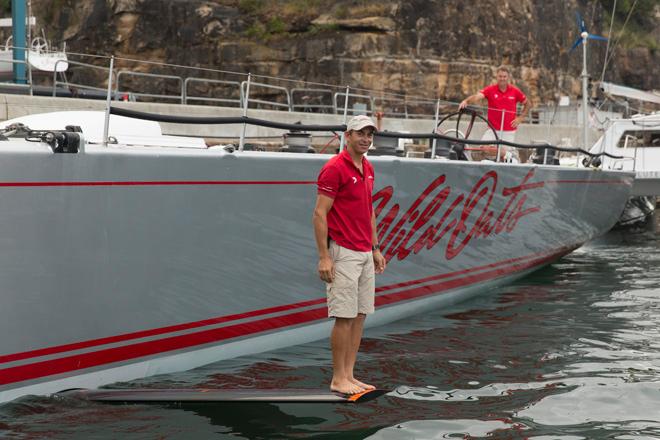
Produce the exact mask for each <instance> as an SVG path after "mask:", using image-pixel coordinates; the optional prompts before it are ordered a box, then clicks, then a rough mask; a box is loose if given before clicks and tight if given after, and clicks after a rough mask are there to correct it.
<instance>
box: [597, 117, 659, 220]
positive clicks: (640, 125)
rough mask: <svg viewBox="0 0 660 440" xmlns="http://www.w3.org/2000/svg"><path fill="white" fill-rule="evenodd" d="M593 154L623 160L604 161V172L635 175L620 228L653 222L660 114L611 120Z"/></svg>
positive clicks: (609, 159)
mask: <svg viewBox="0 0 660 440" xmlns="http://www.w3.org/2000/svg"><path fill="white" fill-rule="evenodd" d="M591 152H592V153H599V152H607V153H610V154H612V155H617V156H623V157H624V158H623V159H612V158H608V157H604V158H603V160H602V167H603V168H604V169H609V170H624V171H633V172H634V173H635V183H634V185H633V189H632V195H633V197H632V198H631V199H630V200H629V201H628V203H627V205H626V209H625V210H624V212H623V214H622V216H621V219H620V220H619V222H618V226H620V227H629V226H634V227H637V226H640V225H642V226H643V225H644V224H645V223H646V222H647V221H648V220H649V219H650V218H651V214H653V211H654V210H655V206H656V197H657V196H659V195H660V113H652V114H650V115H639V116H633V117H631V118H627V119H614V120H612V121H611V123H610V126H609V127H608V129H607V130H606V131H605V133H604V134H603V135H602V136H601V137H600V139H599V140H598V141H597V142H596V143H595V144H594V146H593V147H592V148H591Z"/></svg>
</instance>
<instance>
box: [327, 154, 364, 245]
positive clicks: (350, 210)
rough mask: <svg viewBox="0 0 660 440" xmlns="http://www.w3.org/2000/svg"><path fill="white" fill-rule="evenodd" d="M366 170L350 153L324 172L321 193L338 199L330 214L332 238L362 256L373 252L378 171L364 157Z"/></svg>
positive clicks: (331, 162)
mask: <svg viewBox="0 0 660 440" xmlns="http://www.w3.org/2000/svg"><path fill="white" fill-rule="evenodd" d="M362 170H363V173H361V172H360V170H359V169H358V167H356V166H355V164H354V163H353V159H351V155H350V154H349V153H348V151H347V150H346V149H344V150H342V152H341V153H339V154H338V155H336V156H335V157H333V158H332V159H330V160H329V161H328V162H327V163H326V164H325V165H324V166H323V168H322V169H321V172H320V173H319V178H318V193H319V194H323V195H324V196H328V197H331V198H333V199H334V201H333V203H332V208H331V209H330V212H329V213H328V235H329V236H330V238H331V239H332V240H334V241H335V242H336V243H337V244H338V245H339V246H342V247H345V248H347V249H351V250H354V251H358V252H369V251H371V245H372V243H371V238H372V231H371V214H372V213H373V206H372V198H371V194H372V193H373V189H374V169H373V167H372V166H371V164H370V163H369V161H368V160H367V158H366V157H364V156H362Z"/></svg>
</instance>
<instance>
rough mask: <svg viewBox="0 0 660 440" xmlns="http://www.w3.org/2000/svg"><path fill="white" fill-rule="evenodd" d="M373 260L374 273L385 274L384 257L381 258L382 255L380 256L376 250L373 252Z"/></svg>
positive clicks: (385, 264) (385, 262)
mask: <svg viewBox="0 0 660 440" xmlns="http://www.w3.org/2000/svg"><path fill="white" fill-rule="evenodd" d="M373 258H374V271H375V272H376V273H383V272H385V266H387V261H385V257H383V254H381V253H380V251H379V250H378V249H376V250H375V251H374V252H373Z"/></svg>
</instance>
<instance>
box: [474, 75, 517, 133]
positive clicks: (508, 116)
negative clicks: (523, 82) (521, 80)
mask: <svg viewBox="0 0 660 440" xmlns="http://www.w3.org/2000/svg"><path fill="white" fill-rule="evenodd" d="M481 94H482V95H484V96H485V97H486V99H487V100H488V122H490V123H491V125H492V126H493V127H495V130H499V129H500V127H501V126H502V110H504V128H502V130H504V131H513V130H515V128H514V127H512V126H511V123H512V122H513V120H514V119H515V118H516V111H517V108H516V106H517V104H518V103H519V102H525V101H527V97H526V96H525V94H524V93H523V92H521V91H520V89H519V88H517V87H515V86H512V85H511V84H509V85H508V86H507V87H506V90H505V91H504V92H502V91H501V90H500V88H499V86H498V85H497V84H493V85H490V86H488V87H484V89H483V90H482V91H481Z"/></svg>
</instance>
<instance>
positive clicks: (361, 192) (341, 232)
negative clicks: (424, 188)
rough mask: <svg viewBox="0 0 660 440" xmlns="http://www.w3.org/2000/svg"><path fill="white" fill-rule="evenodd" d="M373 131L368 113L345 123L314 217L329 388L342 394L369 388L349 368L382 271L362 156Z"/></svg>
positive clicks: (369, 178) (324, 172)
mask: <svg viewBox="0 0 660 440" xmlns="http://www.w3.org/2000/svg"><path fill="white" fill-rule="evenodd" d="M375 130H376V125H375V124H374V123H373V121H372V120H371V118H369V117H367V116H363V115H360V116H355V117H353V118H352V119H351V120H350V121H348V125H347V127H346V133H344V136H345V138H346V148H345V149H344V150H343V151H341V152H340V153H339V154H338V155H336V156H334V157H333V158H332V159H330V160H329V161H328V162H327V163H326V164H325V165H324V166H323V168H322V169H321V172H320V173H319V177H318V195H317V198H316V207H315V208H314V216H313V224H314V236H315V238H316V245H317V247H318V252H319V264H318V272H319V276H320V277H321V279H322V280H323V281H325V282H326V283H327V284H326V292H327V297H328V316H329V317H332V318H335V324H334V327H333V329H332V334H331V335H330V346H331V348H332V369H333V374H332V382H331V383H330V389H331V390H332V391H337V392H340V393H344V394H356V393H360V392H362V391H366V390H370V389H374V386H373V385H369V384H366V383H364V382H361V381H359V380H357V379H356V378H355V377H354V376H353V367H354V366H355V361H356V359H357V353H358V350H359V348H360V341H361V340H362V329H363V328H364V320H365V318H366V316H367V315H368V314H371V313H373V312H374V295H375V280H374V278H375V276H374V273H382V272H383V271H384V270H385V266H386V262H385V257H383V255H382V254H381V253H380V248H379V246H378V237H377V235H376V217H375V215H374V210H373V205H372V197H371V195H372V192H373V188H374V169H373V167H372V166H371V164H370V163H369V161H368V160H367V158H366V157H364V154H365V153H366V152H367V151H368V150H369V147H370V146H371V143H372V141H373V134H374V131H375Z"/></svg>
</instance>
